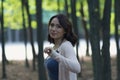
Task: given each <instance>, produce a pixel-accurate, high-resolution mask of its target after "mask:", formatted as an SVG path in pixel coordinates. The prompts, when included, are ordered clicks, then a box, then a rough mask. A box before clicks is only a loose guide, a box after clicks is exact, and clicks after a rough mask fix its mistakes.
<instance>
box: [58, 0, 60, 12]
mask: <svg viewBox="0 0 120 80" xmlns="http://www.w3.org/2000/svg"><path fill="white" fill-rule="evenodd" d="M57 5H58V13H60V0H57Z"/></svg>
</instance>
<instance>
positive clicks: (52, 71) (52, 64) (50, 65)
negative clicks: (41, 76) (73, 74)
mask: <svg viewBox="0 0 120 80" xmlns="http://www.w3.org/2000/svg"><path fill="white" fill-rule="evenodd" d="M45 65H46V67H47V70H48V75H49V78H50V80H58V62H57V61H56V60H54V59H52V58H49V59H47V60H46V62H45Z"/></svg>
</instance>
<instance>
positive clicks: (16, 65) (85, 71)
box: [0, 57, 116, 80]
mask: <svg viewBox="0 0 120 80" xmlns="http://www.w3.org/2000/svg"><path fill="white" fill-rule="evenodd" d="M30 62H31V61H30ZM81 64H82V73H81V74H79V75H81V77H80V76H79V75H78V80H93V71H92V62H91V57H83V58H81ZM111 64H112V67H111V68H112V80H115V79H116V60H115V58H112V59H111ZM37 73H38V72H37V71H33V70H32V66H31V64H30V68H26V67H25V62H24V61H9V64H7V66H6V74H7V79H4V80H38V74H37ZM0 80H2V66H1V63H0Z"/></svg>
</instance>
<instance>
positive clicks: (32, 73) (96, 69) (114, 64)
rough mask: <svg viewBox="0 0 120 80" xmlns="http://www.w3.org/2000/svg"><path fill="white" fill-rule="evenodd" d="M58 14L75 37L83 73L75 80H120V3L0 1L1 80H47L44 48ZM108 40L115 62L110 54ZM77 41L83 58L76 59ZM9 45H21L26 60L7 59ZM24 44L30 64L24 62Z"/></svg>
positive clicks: (97, 0)
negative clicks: (50, 23) (83, 50)
mask: <svg viewBox="0 0 120 80" xmlns="http://www.w3.org/2000/svg"><path fill="white" fill-rule="evenodd" d="M58 13H63V14H66V15H67V16H68V17H69V19H70V20H71V22H72V23H73V28H74V31H75V33H76V34H77V35H78V37H79V40H78V43H77V45H76V47H75V51H76V53H77V58H78V59H79V61H80V64H81V66H82V72H81V73H80V74H78V80H120V15H119V14H120V0H0V47H1V52H0V54H1V63H0V71H1V72H0V75H1V76H0V77H1V78H0V80H2V79H3V80H47V76H46V72H45V68H44V55H43V46H44V42H45V41H47V33H48V32H47V28H48V26H47V24H48V21H49V19H50V17H52V16H53V15H55V14H58ZM111 39H112V40H114V41H115V47H113V49H112V50H116V53H114V54H116V55H115V56H111V52H110V46H111V44H110V40H111ZM81 40H84V41H85V43H86V44H85V46H86V55H85V56H84V57H83V56H82V57H80V56H79V54H81V51H80V50H79V47H80V46H79V45H80V42H81ZM9 43H11V45H12V44H14V43H22V44H24V46H25V47H24V49H25V54H24V53H21V54H24V55H25V59H24V60H22V61H20V60H19V61H18V60H9V59H8V58H7V55H6V54H9V53H6V45H7V44H9ZM28 43H29V44H30V46H31V52H32V59H28V55H29V53H28V51H27V44H28ZM101 43H102V44H101ZM35 44H36V45H37V48H38V51H36V47H35ZM19 49H20V50H22V49H21V48H19ZM14 50H15V49H14ZM15 51H16V50H15ZM90 51H91V54H90ZM13 55H15V54H13ZM11 56H12V55H11Z"/></svg>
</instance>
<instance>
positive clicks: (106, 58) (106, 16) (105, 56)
mask: <svg viewBox="0 0 120 80" xmlns="http://www.w3.org/2000/svg"><path fill="white" fill-rule="evenodd" d="M111 2H112V0H105V7H104V12H103V19H102V25H101V26H102V33H103V45H102V61H103V62H102V63H103V72H102V74H103V79H102V80H111V61H110V52H109V51H110V50H109V48H110V13H111Z"/></svg>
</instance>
